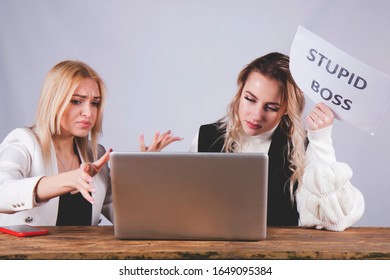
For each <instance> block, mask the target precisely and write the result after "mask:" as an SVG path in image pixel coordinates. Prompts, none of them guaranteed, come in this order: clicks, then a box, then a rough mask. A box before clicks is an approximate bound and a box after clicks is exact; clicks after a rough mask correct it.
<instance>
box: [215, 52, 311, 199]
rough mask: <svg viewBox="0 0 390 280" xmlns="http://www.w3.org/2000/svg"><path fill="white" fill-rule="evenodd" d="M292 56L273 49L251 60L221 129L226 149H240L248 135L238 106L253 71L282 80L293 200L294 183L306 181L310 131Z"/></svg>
mask: <svg viewBox="0 0 390 280" xmlns="http://www.w3.org/2000/svg"><path fill="white" fill-rule="evenodd" d="M289 61H290V60H289V57H288V56H286V55H284V54H281V53H277V52H273V53H269V54H267V55H265V56H262V57H259V58H257V59H255V60H254V61H252V62H251V63H249V64H248V65H247V66H246V67H245V68H244V69H243V70H242V71H241V72H240V74H239V75H238V79H237V85H238V90H237V93H236V95H235V96H234V98H233V100H232V101H231V102H230V104H229V105H228V109H227V115H226V116H225V117H224V118H222V119H220V120H219V123H220V127H219V128H220V129H221V130H224V131H225V142H224V146H223V150H224V151H225V152H234V151H237V149H238V147H239V146H240V145H241V143H242V141H243V138H244V135H245V134H244V130H243V128H242V126H241V122H240V118H239V114H238V108H239V104H240V97H241V94H242V90H243V88H244V86H245V83H246V81H247V79H248V77H249V75H250V74H251V73H252V72H258V73H260V74H262V75H264V76H265V77H267V78H270V79H273V80H275V81H277V82H278V84H279V86H280V91H281V93H282V103H283V104H284V105H285V106H286V114H284V115H283V117H282V119H281V121H280V128H281V129H282V131H283V133H285V134H286V135H287V138H288V146H287V154H288V162H289V169H290V170H291V171H292V176H291V178H290V186H289V188H290V194H291V198H292V199H293V197H294V196H293V194H294V185H295V183H298V186H299V184H300V182H301V180H302V176H303V170H304V165H305V144H304V142H305V139H306V131H305V129H304V126H303V123H302V112H303V109H304V107H305V98H304V95H303V93H302V91H301V90H300V89H299V87H298V85H297V84H296V83H295V81H294V80H293V78H292V75H291V72H290V69H289Z"/></svg>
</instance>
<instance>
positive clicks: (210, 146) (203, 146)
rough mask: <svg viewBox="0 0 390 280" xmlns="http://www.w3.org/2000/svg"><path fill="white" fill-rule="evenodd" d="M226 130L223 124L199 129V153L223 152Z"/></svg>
mask: <svg viewBox="0 0 390 280" xmlns="http://www.w3.org/2000/svg"><path fill="white" fill-rule="evenodd" d="M224 135H225V129H224V128H223V127H222V126H221V123H218V122H216V123H211V124H205V125H202V126H201V127H200V128H199V137H198V151H199V152H221V151H222V148H223V143H224Z"/></svg>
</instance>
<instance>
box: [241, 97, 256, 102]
mask: <svg viewBox="0 0 390 280" xmlns="http://www.w3.org/2000/svg"><path fill="white" fill-rule="evenodd" d="M244 98H245V99H246V100H248V101H249V102H256V100H254V99H253V98H250V97H248V96H245V97H244Z"/></svg>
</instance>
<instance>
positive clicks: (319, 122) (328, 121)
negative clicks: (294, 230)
mask: <svg viewBox="0 0 390 280" xmlns="http://www.w3.org/2000/svg"><path fill="white" fill-rule="evenodd" d="M333 121H334V114H333V111H332V110H331V109H330V108H329V107H328V106H326V105H325V103H322V102H321V103H318V104H316V106H315V107H314V109H313V111H311V112H310V113H309V114H308V116H307V117H306V123H307V126H308V128H309V129H310V130H319V129H322V128H325V127H328V126H330V125H332V124H333Z"/></svg>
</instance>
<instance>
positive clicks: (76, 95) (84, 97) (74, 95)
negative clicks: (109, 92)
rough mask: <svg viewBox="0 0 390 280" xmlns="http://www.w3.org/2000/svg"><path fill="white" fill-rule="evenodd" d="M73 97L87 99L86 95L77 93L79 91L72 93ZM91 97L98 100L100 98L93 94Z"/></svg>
mask: <svg viewBox="0 0 390 280" xmlns="http://www.w3.org/2000/svg"><path fill="white" fill-rule="evenodd" d="M73 97H78V98H82V99H87V95H82V94H79V93H75V94H73ZM92 99H94V100H100V99H102V98H101V97H100V96H94V97H93V98H92Z"/></svg>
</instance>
